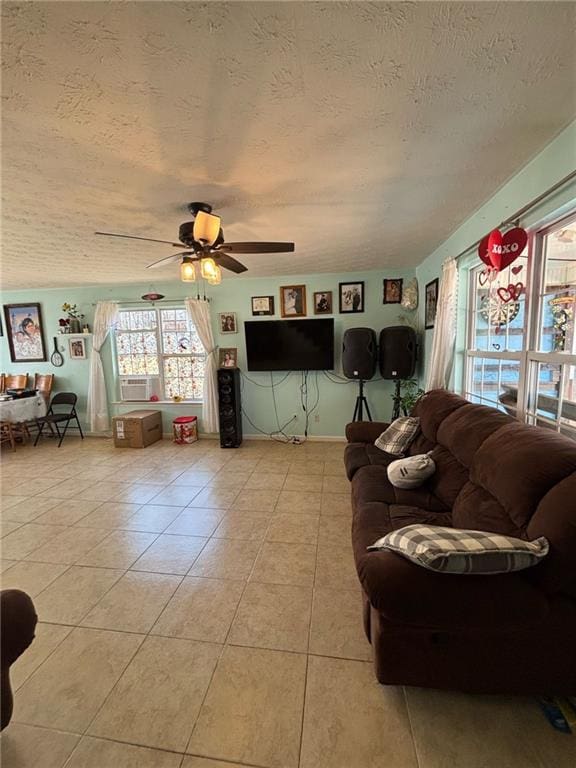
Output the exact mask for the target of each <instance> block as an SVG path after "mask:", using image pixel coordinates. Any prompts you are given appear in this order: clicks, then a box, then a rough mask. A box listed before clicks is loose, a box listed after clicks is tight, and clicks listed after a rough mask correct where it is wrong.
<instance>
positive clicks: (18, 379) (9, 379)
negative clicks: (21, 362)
mask: <svg viewBox="0 0 576 768" xmlns="http://www.w3.org/2000/svg"><path fill="white" fill-rule="evenodd" d="M4 383H5V387H6V389H26V387H27V386H28V374H27V373H7V374H6V377H5V379H4Z"/></svg>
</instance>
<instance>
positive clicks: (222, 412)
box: [218, 368, 242, 448]
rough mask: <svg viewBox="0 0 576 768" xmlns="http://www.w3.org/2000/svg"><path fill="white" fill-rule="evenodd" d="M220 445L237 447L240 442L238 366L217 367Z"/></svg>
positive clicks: (240, 406) (240, 415)
mask: <svg viewBox="0 0 576 768" xmlns="http://www.w3.org/2000/svg"><path fill="white" fill-rule="evenodd" d="M218 416H219V419H220V447H221V448H238V446H239V445H240V444H241V442H242V405H241V402H240V371H239V370H238V368H219V369H218Z"/></svg>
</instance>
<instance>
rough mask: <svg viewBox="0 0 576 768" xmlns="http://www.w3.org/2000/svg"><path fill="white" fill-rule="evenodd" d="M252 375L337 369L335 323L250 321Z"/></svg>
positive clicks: (246, 328)
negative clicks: (335, 361) (256, 372)
mask: <svg viewBox="0 0 576 768" xmlns="http://www.w3.org/2000/svg"><path fill="white" fill-rule="evenodd" d="M244 332H245V334H246V356H247V360H248V370H249V371H329V370H332V369H333V368H334V319H333V318H329V319H328V318H322V319H319V320H248V321H247V322H245V323H244Z"/></svg>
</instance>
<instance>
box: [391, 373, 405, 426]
mask: <svg viewBox="0 0 576 768" xmlns="http://www.w3.org/2000/svg"><path fill="white" fill-rule="evenodd" d="M401 384H402V382H401V380H400V379H396V389H395V390H394V394H393V396H392V401H393V403H394V408H393V410H392V421H394V420H395V419H398V418H399V417H400V403H401V401H402V396H401V395H400V385H401ZM404 415H406V412H404Z"/></svg>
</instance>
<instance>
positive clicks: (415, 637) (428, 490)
mask: <svg viewBox="0 0 576 768" xmlns="http://www.w3.org/2000/svg"><path fill="white" fill-rule="evenodd" d="M413 415H417V416H419V417H420V426H421V431H420V432H419V434H418V435H417V437H416V439H415V440H414V442H413V443H412V445H411V446H410V448H409V451H408V454H409V455H414V454H418V453H423V452H426V451H429V450H432V449H433V450H434V452H433V458H434V460H435V461H436V466H437V470H436V473H435V475H434V476H433V477H432V478H431V479H430V480H428V481H427V482H426V483H425V484H424V485H423V486H422V487H421V488H418V489H416V490H411V491H407V490H399V489H397V488H394V487H393V486H392V485H391V484H390V483H389V481H388V477H387V474H386V466H387V465H388V464H389V463H390V461H392V460H393V459H394V458H395V457H392V456H389V455H388V454H385V453H383V452H382V451H380V450H379V449H378V448H376V447H375V446H374V445H373V442H374V440H375V439H376V437H377V436H378V435H379V434H380V433H381V432H382V431H383V430H384V429H385V427H386V426H387V425H385V424H378V423H372V422H355V423H352V424H348V426H347V428H346V436H347V439H348V442H349V444H348V445H347V446H346V451H345V463H346V471H347V474H348V478H349V479H350V480H351V483H352V507H353V522H352V542H353V548H354V557H355V561H356V568H357V571H358V576H359V579H360V582H361V585H362V589H363V593H364V594H363V600H364V625H365V630H366V634H367V636H368V639H369V641H370V642H371V643H372V647H373V652H374V661H375V668H376V676H377V678H378V680H379V681H380V682H381V683H389V684H405V685H417V686H424V687H433V688H448V689H459V690H464V691H471V692H480V693H482V692H483V693H498V692H507V693H541V694H546V693H548V694H561V693H564V694H572V695H574V694H575V693H576V443H575V442H574V441H572V440H570V439H568V438H566V437H563V436H561V435H558V434H557V433H555V432H553V431H551V430H547V429H542V428H538V427H530V426H527V425H525V424H521V423H520V422H518V421H516V420H515V419H513V418H511V417H510V416H507V415H505V414H502V413H499V412H497V411H496V410H494V409H492V408H487V407H485V406H480V405H473V404H471V403H469V402H468V401H467V400H464V399H462V398H460V397H458V396H457V395H455V394H453V393H450V392H446V391H444V390H435V391H432V392H429V393H427V394H426V395H425V396H424V397H423V398H422V399H421V400H420V401H419V403H418V404H417V406H416V408H415V411H414V414H413ZM418 522H426V523H430V524H434V525H450V526H454V527H456V528H472V529H479V530H485V531H495V532H500V533H505V534H509V535H513V536H517V537H519V538H522V539H529V540H531V539H535V538H537V537H538V536H546V538H547V539H548V540H549V542H550V553H549V555H548V556H547V557H546V558H545V560H544V561H543V562H542V563H540V564H539V565H537V566H535V567H534V568H531V569H528V570H526V571H521V572H518V573H511V574H504V575H495V576H465V575H462V576H460V575H450V574H437V573H433V572H431V571H428V570H426V569H424V568H421V567H419V566H417V565H414V564H413V563H411V562H409V561H408V560H406V559H404V558H402V557H401V556H399V555H397V554H395V553H393V552H367V551H366V547H367V546H368V545H369V544H372V543H373V542H374V541H375V540H376V539H378V538H379V537H381V536H383V535H384V534H386V533H387V532H389V531H391V530H395V529H397V528H401V527H403V526H405V525H410V524H412V523H418Z"/></svg>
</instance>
